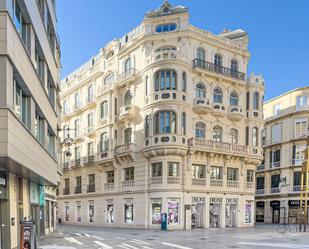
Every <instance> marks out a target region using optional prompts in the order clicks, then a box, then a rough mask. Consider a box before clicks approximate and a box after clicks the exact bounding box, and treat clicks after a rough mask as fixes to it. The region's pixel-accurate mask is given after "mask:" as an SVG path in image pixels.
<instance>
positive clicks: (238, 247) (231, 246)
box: [228, 246, 239, 248]
mask: <svg viewBox="0 0 309 249" xmlns="http://www.w3.org/2000/svg"><path fill="white" fill-rule="evenodd" d="M228 247H229V248H239V247H238V246H228Z"/></svg>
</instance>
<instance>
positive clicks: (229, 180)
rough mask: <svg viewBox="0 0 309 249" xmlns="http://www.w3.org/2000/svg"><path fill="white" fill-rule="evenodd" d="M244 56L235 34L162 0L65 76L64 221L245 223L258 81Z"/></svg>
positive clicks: (243, 43)
mask: <svg viewBox="0 0 309 249" xmlns="http://www.w3.org/2000/svg"><path fill="white" fill-rule="evenodd" d="M249 57H250V54H249V52H248V36H247V34H246V32H244V31H243V30H240V29H239V30H234V31H230V30H224V31H223V32H222V33H220V34H219V35H214V34H212V33H210V32H208V31H206V30H202V29H199V28H196V27H194V26H192V25H191V24H190V23H189V14H188V9H187V8H185V7H182V6H177V7H173V6H171V5H170V4H169V3H168V2H164V4H163V5H162V6H161V7H160V8H159V9H157V10H154V11H150V12H148V13H147V14H146V15H145V18H144V20H143V22H142V23H141V24H140V25H139V26H138V27H137V28H135V29H134V30H132V31H131V32H129V33H127V34H126V35H125V36H123V37H122V38H120V39H115V40H113V41H111V42H110V43H108V44H107V45H106V46H105V47H104V48H102V49H101V50H100V52H99V53H98V55H96V56H94V57H93V58H92V59H91V60H90V61H89V62H87V63H86V64H84V65H83V66H82V67H80V68H79V69H77V70H76V71H74V72H72V73H71V74H70V75H68V76H67V77H65V78H64V79H63V80H62V83H61V88H62V90H61V101H62V104H63V115H62V118H61V120H62V127H63V128H66V127H70V129H74V130H71V132H70V134H69V135H70V136H71V137H73V138H74V140H75V144H74V145H73V146H72V147H71V148H70V150H71V152H72V156H71V157H67V155H68V154H70V153H67V152H68V151H67V150H68V148H64V150H63V170H64V173H63V175H62V179H61V184H60V186H59V196H58V216H59V218H60V219H61V221H62V222H63V223H69V224H83V225H96V226H110V227H132V228H133V227H134V228H147V229H152V228H158V227H159V226H160V214H161V213H166V214H167V217H168V228H169V229H184V228H185V229H190V228H195V227H205V228H208V227H250V226H253V224H254V195H255V184H254V182H255V168H256V166H257V165H258V164H259V163H260V162H261V161H262V159H263V153H262V147H261V131H262V129H263V117H262V105H263V103H262V102H263V94H264V80H263V78H262V77H261V76H255V75H253V74H251V75H250V77H247V76H246V72H247V65H248V61H249ZM65 130H66V129H65ZM63 136H68V134H67V132H64V134H63Z"/></svg>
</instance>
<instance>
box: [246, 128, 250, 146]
mask: <svg viewBox="0 0 309 249" xmlns="http://www.w3.org/2000/svg"><path fill="white" fill-rule="evenodd" d="M246 145H247V146H248V145H249V127H246Z"/></svg>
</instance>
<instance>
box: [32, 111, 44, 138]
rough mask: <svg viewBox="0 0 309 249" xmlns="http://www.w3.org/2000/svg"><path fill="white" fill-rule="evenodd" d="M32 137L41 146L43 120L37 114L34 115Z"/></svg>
mask: <svg viewBox="0 0 309 249" xmlns="http://www.w3.org/2000/svg"><path fill="white" fill-rule="evenodd" d="M34 135H35V137H36V139H37V140H38V141H39V142H40V143H41V144H43V142H44V119H43V118H42V117H41V116H40V115H39V114H38V112H36V113H35V119H34Z"/></svg>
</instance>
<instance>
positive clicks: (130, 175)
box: [124, 167, 134, 181]
mask: <svg viewBox="0 0 309 249" xmlns="http://www.w3.org/2000/svg"><path fill="white" fill-rule="evenodd" d="M124 180H125V181H133V180H134V167H130V168H125V169H124Z"/></svg>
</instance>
